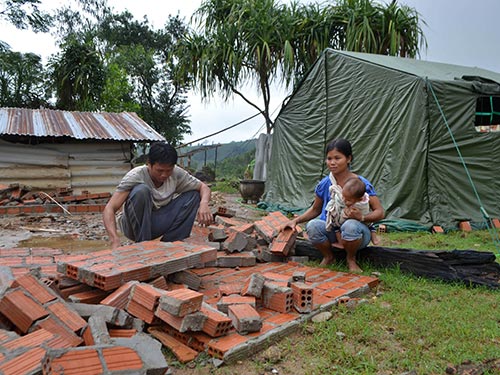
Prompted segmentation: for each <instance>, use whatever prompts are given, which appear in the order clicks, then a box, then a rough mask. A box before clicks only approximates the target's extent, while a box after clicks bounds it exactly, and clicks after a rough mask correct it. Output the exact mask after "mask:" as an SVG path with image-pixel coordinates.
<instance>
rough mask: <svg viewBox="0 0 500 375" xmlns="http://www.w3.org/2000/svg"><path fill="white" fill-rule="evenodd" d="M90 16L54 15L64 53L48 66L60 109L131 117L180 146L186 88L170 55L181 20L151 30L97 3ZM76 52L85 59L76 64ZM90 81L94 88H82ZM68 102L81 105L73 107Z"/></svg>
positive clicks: (186, 128)
mask: <svg viewBox="0 0 500 375" xmlns="http://www.w3.org/2000/svg"><path fill="white" fill-rule="evenodd" d="M89 13H90V15H89V16H88V17H83V18H82V15H81V12H76V11H75V9H72V8H67V9H64V10H63V11H61V12H60V13H59V14H58V17H57V20H58V22H59V23H60V27H59V28H58V30H59V31H58V35H59V39H60V40H61V46H62V48H63V53H61V54H59V55H58V56H57V57H56V59H55V60H54V62H57V64H52V68H53V69H52V71H53V73H54V74H53V77H54V78H55V80H54V83H55V88H56V91H55V92H56V94H57V98H58V106H59V107H61V106H62V107H65V109H80V110H83V109H86V110H104V111H113V112H116V111H118V112H119V111H134V112H137V113H138V115H139V116H140V117H141V118H142V119H143V120H144V121H146V122H147V123H148V124H149V125H151V126H152V127H153V128H154V129H155V130H157V131H158V132H159V133H161V134H162V135H163V136H165V138H166V139H167V140H168V141H169V142H171V143H173V144H177V143H179V142H180V141H181V140H182V138H183V136H184V134H186V133H189V132H190V131H191V129H190V127H189V119H188V116H187V108H188V107H187V104H186V102H187V99H186V92H187V82H181V81H179V80H176V79H175V74H174V72H175V66H176V64H175V55H174V53H173V52H174V51H175V50H176V45H177V43H178V40H179V39H180V38H182V37H183V35H184V34H185V32H186V30H187V27H186V25H185V24H184V23H183V21H182V20H181V19H180V18H179V17H169V19H168V20H167V22H166V24H165V27H164V28H163V29H160V30H155V29H153V28H152V26H151V25H150V24H149V22H148V20H147V18H144V19H143V20H140V21H138V20H135V19H134V18H133V16H132V14H131V13H129V12H123V13H120V14H113V13H112V12H111V10H110V9H109V8H108V7H107V6H106V5H105V1H104V0H96V2H95V5H94V6H93V7H92V8H91V9H90V10H89ZM77 49H80V51H79V52H78V54H80V55H83V56H85V58H82V59H80V61H77V60H75V59H74V56H73V51H76V50H77ZM56 68H57V69H56ZM70 71H71V72H75V73H78V74H74V79H73V80H68V77H72V76H68V72H70ZM91 76H92V77H94V79H93V80H92V82H93V84H94V85H93V86H90V85H89V84H83V83H84V82H85V83H87V81H86V78H87V77H91ZM65 83H67V85H65ZM77 89H80V90H81V91H78V92H77V91H76V90H77ZM70 97H73V98H76V99H78V100H77V102H78V103H80V105H79V106H78V107H76V108H75V107H74V106H72V104H74V103H75V101H72V100H67V98H70ZM84 98H85V100H83V99H84ZM82 104H84V105H83V106H82Z"/></svg>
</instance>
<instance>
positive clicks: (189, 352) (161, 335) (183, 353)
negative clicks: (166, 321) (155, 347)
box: [148, 328, 198, 363]
mask: <svg viewBox="0 0 500 375" xmlns="http://www.w3.org/2000/svg"><path fill="white" fill-rule="evenodd" d="M148 332H149V333H150V334H151V335H152V336H153V337H155V338H156V339H158V340H159V341H160V342H161V343H162V344H163V345H164V346H166V347H167V348H169V349H170V350H171V351H172V353H174V355H175V357H176V358H177V359H178V360H179V362H181V363H186V362H190V361H192V360H193V359H195V358H196V357H197V356H198V352H197V351H196V350H193V349H191V348H190V347H189V346H187V345H185V344H183V343H182V342H180V341H179V340H177V339H176V338H175V337H172V336H170V335H169V334H168V333H166V332H164V331H162V330H160V329H158V328H150V329H148Z"/></svg>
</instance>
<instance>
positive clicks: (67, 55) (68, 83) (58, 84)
mask: <svg viewBox="0 0 500 375" xmlns="http://www.w3.org/2000/svg"><path fill="white" fill-rule="evenodd" d="M49 68H50V70H51V74H50V76H51V82H52V86H53V88H54V91H55V95H56V98H57V102H56V108H58V109H64V110H69V111H97V110H100V108H101V105H100V101H101V96H102V92H103V90H104V83H105V79H106V78H105V69H104V65H103V62H102V60H101V59H100V56H99V54H98V53H97V51H96V49H95V46H94V45H93V43H92V42H91V41H89V42H80V41H78V40H76V39H73V38H70V39H69V40H68V41H67V42H66V43H65V44H64V45H63V50H62V52H61V53H59V54H56V56H54V57H52V58H51V61H50V63H49Z"/></svg>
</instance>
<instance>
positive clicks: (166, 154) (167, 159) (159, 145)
mask: <svg viewBox="0 0 500 375" xmlns="http://www.w3.org/2000/svg"><path fill="white" fill-rule="evenodd" d="M148 162H149V164H151V165H153V164H155V163H160V164H171V165H174V164H176V163H177V151H176V150H175V148H174V147H173V146H171V145H169V144H168V143H164V142H156V143H153V144H152V145H151V148H150V149H149V154H148Z"/></svg>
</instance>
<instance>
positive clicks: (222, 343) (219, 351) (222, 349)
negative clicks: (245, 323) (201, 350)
mask: <svg viewBox="0 0 500 375" xmlns="http://www.w3.org/2000/svg"><path fill="white" fill-rule="evenodd" d="M249 339H250V338H249V337H245V336H241V335H240V334H239V333H236V332H235V333H231V334H229V335H227V336H222V337H219V338H217V339H213V340H212V341H210V342H209V343H208V354H210V355H211V356H212V357H216V358H220V359H223V358H224V354H226V352H227V351H228V350H230V349H232V348H234V347H236V346H238V345H240V344H242V343H244V342H245V341H247V340H249Z"/></svg>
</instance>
